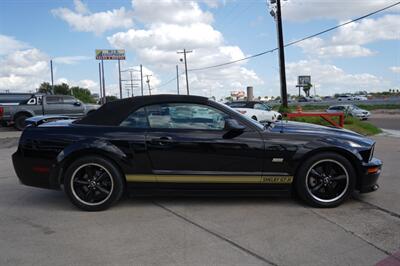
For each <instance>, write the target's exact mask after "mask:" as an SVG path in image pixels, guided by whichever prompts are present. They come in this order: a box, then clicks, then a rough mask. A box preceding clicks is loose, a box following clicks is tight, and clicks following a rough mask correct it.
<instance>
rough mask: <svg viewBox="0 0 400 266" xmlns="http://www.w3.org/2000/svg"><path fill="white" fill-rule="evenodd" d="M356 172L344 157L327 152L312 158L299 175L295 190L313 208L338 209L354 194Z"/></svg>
mask: <svg viewBox="0 0 400 266" xmlns="http://www.w3.org/2000/svg"><path fill="white" fill-rule="evenodd" d="M355 177H356V173H355V171H354V168H353V166H352V165H351V163H350V162H349V161H348V160H347V159H346V158H345V157H343V156H341V155H339V154H336V153H331V152H324V153H321V154H317V155H315V156H313V157H311V158H309V159H308V160H307V161H306V162H305V163H303V165H302V166H301V167H300V169H299V171H298V172H297V175H296V183H295V185H296V190H297V193H298V194H299V196H300V197H301V198H302V199H303V200H304V201H306V202H307V203H308V204H310V205H311V206H315V207H327V208H329V207H336V206H338V205H340V204H341V203H342V202H343V201H345V200H346V199H347V198H348V197H349V196H350V195H351V194H352V192H353V191H354V187H355V179H356V178H355Z"/></svg>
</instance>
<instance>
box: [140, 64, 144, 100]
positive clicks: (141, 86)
mask: <svg viewBox="0 0 400 266" xmlns="http://www.w3.org/2000/svg"><path fill="white" fill-rule="evenodd" d="M140 89H141V92H142V96H143V66H142V65H140Z"/></svg>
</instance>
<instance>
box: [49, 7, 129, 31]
mask: <svg viewBox="0 0 400 266" xmlns="http://www.w3.org/2000/svg"><path fill="white" fill-rule="evenodd" d="M74 7H75V10H71V9H68V8H57V9H53V10H52V11H51V12H52V13H53V15H55V16H56V17H59V18H61V19H62V20H64V21H66V22H67V23H68V25H69V26H71V27H72V28H73V29H74V30H76V31H83V32H93V33H95V34H96V35H100V34H102V33H104V32H106V31H108V30H112V29H118V28H129V27H131V26H133V19H132V13H131V12H130V11H127V10H125V8H124V7H121V8H119V9H113V10H111V11H104V12H97V13H91V12H90V11H89V9H88V8H87V6H86V5H85V4H83V3H82V2H81V1H80V0H75V1H74Z"/></svg>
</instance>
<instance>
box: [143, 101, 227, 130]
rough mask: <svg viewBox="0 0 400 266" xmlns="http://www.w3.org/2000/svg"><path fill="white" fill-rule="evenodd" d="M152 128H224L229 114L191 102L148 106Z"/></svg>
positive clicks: (148, 116)
mask: <svg viewBox="0 0 400 266" xmlns="http://www.w3.org/2000/svg"><path fill="white" fill-rule="evenodd" d="M146 111H147V118H148V121H149V125H150V127H151V128H177V129H203V130H223V129H224V127H225V119H226V118H228V115H227V114H225V113H223V112H221V111H219V110H216V109H214V108H212V107H209V106H206V105H200V104H191V103H173V104H159V105H152V106H148V107H146Z"/></svg>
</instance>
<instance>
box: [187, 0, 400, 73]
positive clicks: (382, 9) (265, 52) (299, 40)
mask: <svg viewBox="0 0 400 266" xmlns="http://www.w3.org/2000/svg"><path fill="white" fill-rule="evenodd" d="M399 4H400V2H396V3H394V4H391V5H389V6H386V7H384V8H381V9H378V10H376V11H374V12H371V13H368V14H366V15H364V16H361V17H358V18H355V19H352V20H350V21H347V22H344V23H342V24H339V25H336V26H334V27H331V28H328V29H326V30H323V31H320V32H317V33H315V34H312V35H308V36H306V37H304V38H301V39H298V40H295V41H293V42H289V43H287V44H285V45H284V47H288V46H292V45H295V44H297V43H299V42H303V41H305V40H308V39H311V38H314V37H316V36H319V35H322V34H325V33H327V32H330V31H332V30H335V29H337V28H340V27H343V26H346V25H348V24H351V23H354V22H357V21H359V20H362V19H364V18H367V17H370V16H373V15H375V14H378V13H380V12H383V11H385V10H387V9H390V8H393V7H395V6H397V5H399ZM277 50H278V48H277V47H276V48H273V49H270V50H267V51H264V52H261V53H258V54H254V55H250V56H247V57H244V58H241V59H237V60H233V61H229V62H225V63H221V64H217V65H212V66H207V67H199V68H192V69H188V71H201V70H206V69H210V68H216V67H222V66H226V65H230V64H235V63H238V62H241V61H244V60H248V59H251V58H255V57H259V56H262V55H265V54H268V53H273V52H275V51H277Z"/></svg>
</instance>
